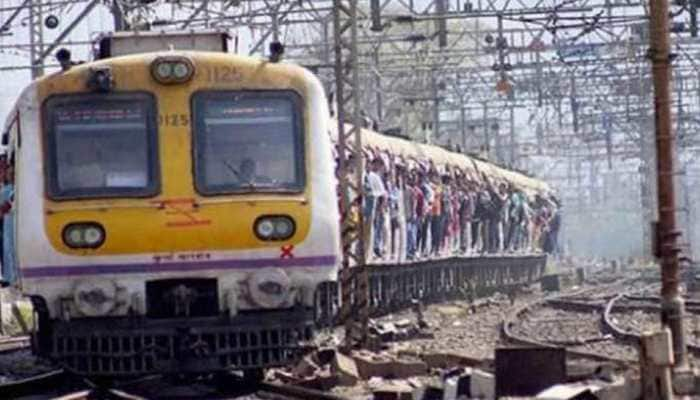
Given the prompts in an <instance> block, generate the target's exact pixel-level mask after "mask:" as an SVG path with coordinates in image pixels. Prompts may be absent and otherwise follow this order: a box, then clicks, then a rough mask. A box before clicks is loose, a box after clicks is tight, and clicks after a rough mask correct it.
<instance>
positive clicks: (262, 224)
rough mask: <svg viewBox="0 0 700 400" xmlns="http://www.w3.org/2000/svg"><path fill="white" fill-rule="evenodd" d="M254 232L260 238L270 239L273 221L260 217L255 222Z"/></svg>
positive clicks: (273, 231)
mask: <svg viewBox="0 0 700 400" xmlns="http://www.w3.org/2000/svg"><path fill="white" fill-rule="evenodd" d="M255 233H256V234H257V235H258V237H259V238H260V239H263V240H267V239H271V238H272V235H273V234H274V233H275V223H274V222H272V220H270V219H261V220H259V221H258V223H257V224H255Z"/></svg>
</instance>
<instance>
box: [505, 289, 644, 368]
mask: <svg viewBox="0 0 700 400" xmlns="http://www.w3.org/2000/svg"><path fill="white" fill-rule="evenodd" d="M634 279H637V278H633V279H626V280H623V281H621V282H616V283H613V284H609V285H604V286H597V287H595V288H591V289H583V290H580V291H578V292H575V293H574V294H566V295H554V296H550V297H547V298H544V299H540V300H537V301H533V302H531V303H528V304H525V305H523V306H521V307H518V308H516V309H515V310H514V311H512V312H511V313H509V314H507V315H505V316H504V318H503V321H502V323H501V334H502V335H503V337H504V338H505V339H506V340H507V341H508V342H511V343H515V344H520V345H527V346H536V347H544V348H560V347H562V346H557V345H553V344H551V343H549V342H544V341H541V340H537V339H534V338H530V337H526V336H524V335H519V334H516V333H515V332H513V330H512V327H513V326H515V324H516V323H517V321H518V320H519V318H520V316H521V315H523V314H524V313H526V312H527V311H530V310H531V309H533V308H535V307H541V306H544V305H548V303H550V302H552V303H553V304H556V302H557V301H563V299H564V298H566V297H572V296H580V295H583V294H585V293H590V292H592V291H597V290H600V289H603V288H610V287H615V286H618V285H622V284H623V283H629V282H630V281H632V280H634ZM566 352H567V354H568V355H571V356H574V357H579V358H586V359H591V360H595V361H603V362H611V363H614V364H617V365H619V366H623V367H629V366H630V364H631V363H632V362H631V360H628V359H622V358H617V357H611V356H607V355H603V354H599V353H595V352H589V351H582V350H571V349H568V348H567V349H566Z"/></svg>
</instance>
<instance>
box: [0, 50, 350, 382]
mask: <svg viewBox="0 0 700 400" xmlns="http://www.w3.org/2000/svg"><path fill="white" fill-rule="evenodd" d="M111 39H112V41H111V43H110V42H108V43H109V45H108V46H107V48H106V50H107V51H106V52H105V51H104V48H103V53H109V52H110V46H111V50H112V53H114V52H115V51H123V49H122V48H123V47H124V45H123V42H119V41H117V40H116V39H118V37H116V36H115V37H113V38H111ZM146 39H147V38H144V37H141V38H140V39H139V40H140V41H141V42H139V43H140V44H143V41H145V40H146ZM103 45H104V42H103ZM120 46H121V47H120ZM195 47H196V46H195ZM160 48H163V47H160ZM165 48H167V47H165ZM120 49H122V50H120ZM140 50H143V49H142V48H140ZM103 55H104V54H103ZM111 55H112V56H110V57H103V58H102V59H98V60H96V61H94V62H88V63H83V64H74V63H72V62H70V60H68V59H66V58H67V54H66V53H64V54H63V55H62V56H63V59H62V60H61V61H62V63H63V66H64V68H63V70H62V71H60V72H57V73H54V74H51V75H49V76H46V77H43V78H41V79H39V80H37V81H35V82H33V83H32V84H31V85H29V86H28V87H27V88H26V89H25V90H24V91H23V93H22V94H21V96H20V98H19V100H18V101H17V103H16V106H15V108H14V109H13V110H12V112H11V115H10V116H9V118H8V122H7V124H6V126H5V141H6V143H7V145H8V147H7V148H8V150H7V151H8V159H10V160H12V162H13V163H14V166H15V171H16V173H15V176H14V180H15V196H14V204H13V213H14V220H15V221H14V222H15V230H14V233H12V232H10V233H9V234H13V235H14V239H15V243H16V246H15V247H14V249H13V250H14V252H15V253H14V257H10V259H11V258H14V259H15V261H14V262H13V263H12V264H14V265H6V266H4V268H12V267H14V268H16V269H17V270H18V272H19V274H18V275H19V279H18V282H17V284H18V286H20V287H21V290H22V292H23V293H25V294H27V295H29V296H31V298H32V301H33V304H34V307H35V310H36V312H37V315H38V321H39V331H38V334H37V336H36V340H35V348H36V350H37V351H38V352H39V354H41V355H45V356H48V357H50V358H51V359H53V360H55V361H58V362H60V363H62V364H63V365H65V366H66V367H67V368H70V369H72V370H74V371H76V372H78V373H84V374H90V375H112V376H115V375H116V376H118V375H135V374H144V373H150V372H160V373H162V372H168V371H175V370H177V371H203V370H207V371H210V370H216V369H222V368H228V367H232V368H237V369H242V370H245V371H251V372H255V373H256V374H257V373H258V372H259V371H260V369H261V368H265V367H269V366H274V365H281V364H285V363H287V362H288V361H289V360H290V359H291V358H293V357H294V356H295V350H296V349H298V346H299V345H300V343H301V342H302V341H303V340H305V339H308V338H309V335H310V333H311V328H312V323H313V305H314V292H315V289H316V287H317V285H318V284H319V283H321V282H325V281H333V280H335V279H336V276H337V267H338V264H339V262H340V245H339V236H338V232H339V226H338V224H339V222H338V218H337V215H338V212H337V200H336V191H335V188H334V169H333V168H334V166H333V158H332V154H331V142H330V138H329V135H328V129H329V127H328V123H329V119H328V106H327V100H326V97H325V95H324V91H323V89H322V86H321V84H320V83H319V81H318V80H317V78H316V77H315V76H314V75H313V74H311V73H310V72H308V71H307V70H305V69H303V68H301V67H298V66H294V65H286V64H278V63H271V62H268V61H265V60H260V59H254V58H248V57H240V56H235V55H231V54H226V53H223V52H218V53H217V52H213V51H166V52H148V51H146V52H140V53H138V54H132V55H124V56H116V57H115V56H114V55H115V54H111ZM15 249H16V250H15Z"/></svg>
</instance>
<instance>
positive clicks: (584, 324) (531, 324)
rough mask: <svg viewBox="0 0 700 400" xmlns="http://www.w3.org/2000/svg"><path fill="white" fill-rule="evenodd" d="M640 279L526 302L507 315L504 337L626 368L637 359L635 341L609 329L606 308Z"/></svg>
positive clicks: (515, 341) (524, 343)
mask: <svg viewBox="0 0 700 400" xmlns="http://www.w3.org/2000/svg"><path fill="white" fill-rule="evenodd" d="M637 282H641V281H639V280H638V279H637V278H634V279H625V280H621V281H619V282H616V283H612V284H608V285H604V286H598V287H595V288H590V289H585V290H581V291H578V292H576V293H571V294H566V295H554V296H550V297H547V298H544V299H541V300H538V301H535V302H533V303H530V304H526V305H524V306H522V307H520V308H518V309H516V310H514V311H513V312H512V313H510V314H509V315H507V316H505V318H504V321H503V325H502V327H503V328H502V333H503V336H504V337H505V339H506V341H508V342H510V343H514V344H520V345H529V346H539V347H566V349H567V354H568V355H569V356H572V357H576V358H585V359H590V360H595V361H603V362H610V363H614V364H616V365H618V366H620V367H625V368H627V367H629V366H631V365H633V364H634V363H635V362H636V357H637V351H636V343H635V342H634V341H632V340H630V339H631V338H629V337H628V338H622V337H621V336H617V335H616V334H615V332H611V331H609V330H606V329H605V322H604V319H605V312H604V311H605V309H606V308H607V305H609V303H610V301H611V299H612V298H614V297H615V294H616V293H620V292H621V291H622V290H623V288H625V287H628V286H629V285H630V284H638V283H637Z"/></svg>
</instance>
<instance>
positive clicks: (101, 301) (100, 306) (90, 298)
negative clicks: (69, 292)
mask: <svg viewBox="0 0 700 400" xmlns="http://www.w3.org/2000/svg"><path fill="white" fill-rule="evenodd" d="M73 303H74V304H75V307H76V308H77V310H78V311H79V312H80V313H81V314H82V315H85V316H88V317H99V316H102V315H106V314H108V313H110V312H111V311H112V310H114V309H115V307H116V306H117V303H118V301H117V286H116V284H115V283H114V282H112V281H109V280H103V279H100V280H86V281H79V282H78V283H77V284H76V285H75V288H74V290H73Z"/></svg>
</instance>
